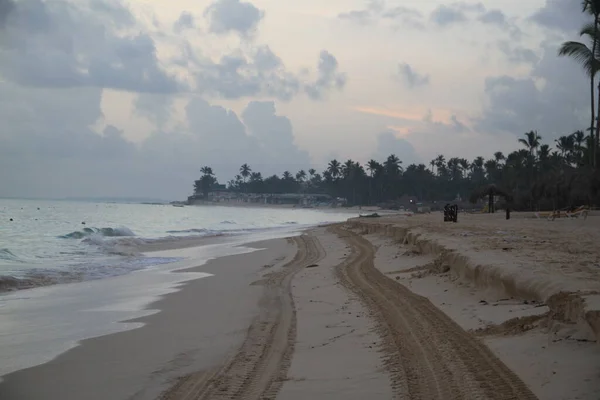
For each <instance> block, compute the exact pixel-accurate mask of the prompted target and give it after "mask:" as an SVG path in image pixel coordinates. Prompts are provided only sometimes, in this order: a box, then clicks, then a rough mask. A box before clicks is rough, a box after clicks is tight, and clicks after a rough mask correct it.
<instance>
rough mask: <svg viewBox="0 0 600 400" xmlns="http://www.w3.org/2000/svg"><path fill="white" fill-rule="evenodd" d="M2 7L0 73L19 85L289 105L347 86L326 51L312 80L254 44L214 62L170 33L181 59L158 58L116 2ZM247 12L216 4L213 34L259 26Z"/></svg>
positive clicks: (33, 0) (227, 0)
mask: <svg viewBox="0 0 600 400" xmlns="http://www.w3.org/2000/svg"><path fill="white" fill-rule="evenodd" d="M0 1H6V0H0ZM2 4H3V6H2V7H4V8H2V10H8V9H11V10H12V11H11V12H10V13H7V12H6V11H4V13H5V14H2V15H7V16H6V23H5V24H4V25H5V26H4V29H3V31H2V35H3V37H2V41H1V42H0V74H1V75H2V77H3V79H5V80H9V81H12V82H16V83H18V84H20V85H23V86H31V87H48V88H73V87H97V88H108V89H115V90H120V91H128V92H135V93H149V94H157V95H166V94H175V93H193V92H196V93H200V94H203V95H209V96H216V97H221V98H225V99H240V98H245V97H256V96H264V97H270V98H277V99H281V100H285V101H289V100H291V99H292V98H293V97H294V96H295V95H297V94H299V93H301V92H303V87H305V86H306V85H309V86H310V87H311V88H312V89H311V91H310V96H311V98H313V99H318V98H322V97H323V96H324V95H325V93H326V91H328V90H339V89H341V88H343V86H344V82H345V77H344V76H343V74H340V73H338V72H337V68H338V67H337V61H336V60H335V57H333V56H332V55H331V54H330V53H327V52H325V53H322V54H321V61H320V64H319V66H318V70H317V73H318V74H319V78H318V81H317V82H316V83H314V82H306V81H305V80H303V79H301V78H300V74H296V73H293V72H291V71H289V70H288V69H287V68H286V67H285V65H284V64H283V62H282V60H281V59H280V58H279V57H278V56H277V55H276V54H274V53H273V52H272V50H271V49H270V48H269V47H268V46H265V45H258V44H253V43H252V44H251V45H249V46H248V45H245V46H242V48H239V49H235V50H233V51H231V52H230V53H229V54H224V55H222V56H221V57H220V59H217V60H213V59H212V58H210V57H207V56H205V55H203V54H202V52H201V51H200V50H199V49H198V48H195V47H193V46H192V45H191V44H190V43H189V42H187V41H186V40H185V39H182V38H177V37H170V36H168V35H169V34H170V33H169V32H167V33H164V32H163V33H162V34H161V36H160V37H166V39H165V40H166V41H167V42H168V44H173V43H175V44H176V45H177V44H179V45H180V46H179V49H180V54H179V55H177V56H176V57H173V58H171V59H169V60H165V59H159V58H158V52H157V43H156V42H155V40H157V39H155V38H153V36H151V34H150V33H148V32H146V31H144V30H143V27H142V26H140V25H139V24H138V22H137V21H136V20H135V18H134V17H133V15H132V13H131V11H130V10H129V9H128V8H127V7H125V6H124V5H123V4H122V3H120V2H118V1H115V2H103V1H102V0H94V1H85V0H82V1H81V2H78V3H70V2H66V1H61V0H56V1H52V2H41V1H39V0H21V1H19V2H18V3H16V5H15V6H10V7H9V6H6V4H9V3H2ZM10 4H12V3H10ZM252 10H257V9H256V8H255V7H254V6H252V5H251V4H250V3H243V2H242V3H240V2H239V1H237V0H219V1H217V2H215V3H213V4H212V5H211V6H209V7H208V9H207V13H208V16H209V18H210V19H211V26H212V29H213V31H214V30H216V32H223V33H224V32H230V31H231V32H233V31H235V32H238V33H240V34H243V35H246V34H250V31H251V30H252V29H254V28H253V27H255V25H256V23H258V22H259V20H260V18H259V16H258V15H259V14H260V16H261V17H262V12H259V13H258V14H256V12H254V11H252ZM257 12H258V11H257ZM252 21H253V22H252ZM194 27H195V21H194V18H193V16H192V15H191V14H190V13H187V12H183V13H182V14H181V15H180V17H179V19H178V20H177V21H176V22H175V24H174V25H173V29H174V31H176V32H179V33H181V32H182V31H183V30H185V29H193V28H194ZM73 32H76V34H73ZM130 32H135V33H130ZM169 41H171V42H169ZM332 63H333V64H332ZM328 68H334V69H333V70H329V69H328Z"/></svg>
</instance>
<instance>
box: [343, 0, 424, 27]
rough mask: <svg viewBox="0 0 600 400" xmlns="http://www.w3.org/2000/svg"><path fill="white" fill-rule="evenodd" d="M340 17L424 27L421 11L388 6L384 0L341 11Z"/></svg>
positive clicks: (367, 21) (365, 21)
mask: <svg viewBox="0 0 600 400" xmlns="http://www.w3.org/2000/svg"><path fill="white" fill-rule="evenodd" d="M338 18H339V19H342V20H348V21H352V22H355V23H357V24H359V25H369V24H372V23H375V22H377V21H381V20H388V21H390V22H395V23H400V25H401V26H404V27H410V28H416V29H422V28H423V27H424V25H423V14H421V13H420V12H419V11H417V10H415V9H412V8H408V7H404V6H397V7H392V8H387V7H386V6H385V3H384V2H383V1H369V2H368V3H367V7H366V8H364V9H360V10H352V11H348V12H345V13H341V14H339V15H338Z"/></svg>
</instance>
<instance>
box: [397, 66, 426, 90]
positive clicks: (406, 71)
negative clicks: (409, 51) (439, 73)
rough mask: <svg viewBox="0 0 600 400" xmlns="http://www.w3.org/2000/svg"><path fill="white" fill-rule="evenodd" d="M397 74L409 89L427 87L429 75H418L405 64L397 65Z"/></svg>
mask: <svg viewBox="0 0 600 400" xmlns="http://www.w3.org/2000/svg"><path fill="white" fill-rule="evenodd" d="M398 74H399V75H400V77H401V79H402V80H403V81H404V83H405V84H406V85H407V86H408V87H409V88H411V89H414V88H418V87H421V86H427V85H429V75H425V74H419V73H418V72H417V71H415V70H414V69H413V68H412V67H411V66H410V65H409V64H407V63H401V64H399V65H398Z"/></svg>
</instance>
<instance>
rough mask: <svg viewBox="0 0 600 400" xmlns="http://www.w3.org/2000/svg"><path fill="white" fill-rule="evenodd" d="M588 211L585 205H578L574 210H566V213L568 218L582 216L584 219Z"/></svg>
mask: <svg viewBox="0 0 600 400" xmlns="http://www.w3.org/2000/svg"><path fill="white" fill-rule="evenodd" d="M589 211H590V210H589V209H588V208H587V207H586V206H580V207H578V208H576V209H575V210H574V211H570V212H567V213H566V214H567V217H568V218H579V217H583V219H586V218H587V216H588V213H589Z"/></svg>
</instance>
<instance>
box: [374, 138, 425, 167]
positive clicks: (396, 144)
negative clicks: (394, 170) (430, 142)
mask: <svg viewBox="0 0 600 400" xmlns="http://www.w3.org/2000/svg"><path fill="white" fill-rule="evenodd" d="M390 154H395V155H396V157H398V158H399V159H400V160H401V161H402V166H403V167H404V168H406V167H407V166H408V165H410V164H419V163H422V162H423V161H422V159H421V157H419V156H418V155H417V152H416V151H415V148H414V146H413V145H412V144H411V143H410V142H409V141H408V140H406V139H403V138H399V137H396V134H395V132H394V131H392V130H387V131H384V132H382V133H380V134H379V135H377V147H376V150H375V153H374V154H373V158H374V159H375V160H379V161H383V160H385V159H386V158H387V157H388V156H389V155H390Z"/></svg>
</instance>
